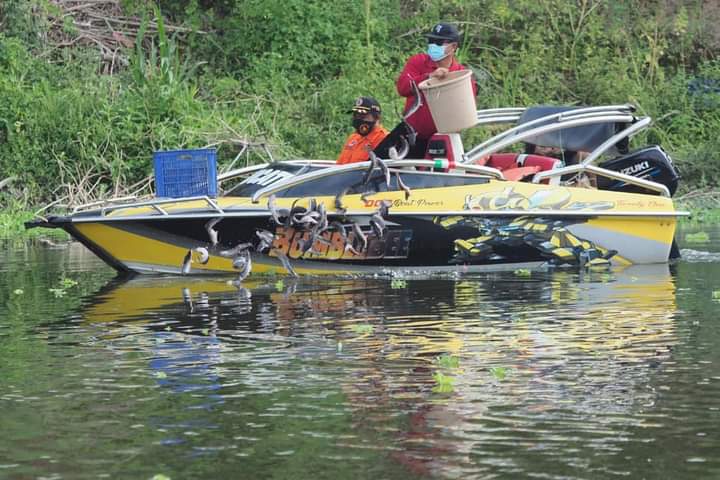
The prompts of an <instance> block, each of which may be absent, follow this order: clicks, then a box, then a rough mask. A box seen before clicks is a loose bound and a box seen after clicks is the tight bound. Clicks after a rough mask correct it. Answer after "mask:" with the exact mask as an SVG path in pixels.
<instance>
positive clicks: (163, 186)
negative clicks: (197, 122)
mask: <svg viewBox="0 0 720 480" xmlns="http://www.w3.org/2000/svg"><path fill="white" fill-rule="evenodd" d="M153 163H154V165H155V193H156V195H157V196H158V197H168V198H180V197H197V196H202V195H207V196H208V197H217V152H216V151H215V150H214V149H198V150H171V151H167V152H155V153H154V154H153Z"/></svg>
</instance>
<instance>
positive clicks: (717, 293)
mask: <svg viewBox="0 0 720 480" xmlns="http://www.w3.org/2000/svg"><path fill="white" fill-rule="evenodd" d="M712 298H713V300H720V290H715V291H713V292H712Z"/></svg>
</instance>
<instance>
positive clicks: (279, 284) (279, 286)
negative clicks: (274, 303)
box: [275, 279, 285, 292]
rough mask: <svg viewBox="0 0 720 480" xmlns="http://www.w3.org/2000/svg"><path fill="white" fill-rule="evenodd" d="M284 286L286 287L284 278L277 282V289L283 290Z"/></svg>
mask: <svg viewBox="0 0 720 480" xmlns="http://www.w3.org/2000/svg"><path fill="white" fill-rule="evenodd" d="M283 288H285V282H283V281H282V279H280V280H278V281H277V282H275V290H277V291H278V292H282V290H283Z"/></svg>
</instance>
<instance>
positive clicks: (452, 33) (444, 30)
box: [425, 23, 460, 42]
mask: <svg viewBox="0 0 720 480" xmlns="http://www.w3.org/2000/svg"><path fill="white" fill-rule="evenodd" d="M425 36H426V37H427V38H428V40H449V41H451V42H459V41H460V31H459V30H458V29H457V27H456V26H455V25H453V24H452V23H438V24H437V25H435V26H434V27H433V28H432V30H430V32H428V33H427V34H426V35H425Z"/></svg>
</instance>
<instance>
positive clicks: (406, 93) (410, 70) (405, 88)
mask: <svg viewBox="0 0 720 480" xmlns="http://www.w3.org/2000/svg"><path fill="white" fill-rule="evenodd" d="M429 75H430V72H429V71H427V68H426V67H425V61H424V58H423V54H418V55H413V56H412V57H410V58H409V59H408V61H407V63H406V64H405V67H403V70H402V72H400V76H399V77H398V79H397V91H398V93H399V94H400V95H402V96H403V97H412V96H413V93H414V92H413V88H412V82H415V83H417V84H419V83H420V82H422V81H423V80H425V79H426V78H428V76H429Z"/></svg>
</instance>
